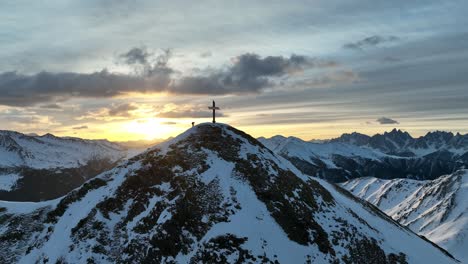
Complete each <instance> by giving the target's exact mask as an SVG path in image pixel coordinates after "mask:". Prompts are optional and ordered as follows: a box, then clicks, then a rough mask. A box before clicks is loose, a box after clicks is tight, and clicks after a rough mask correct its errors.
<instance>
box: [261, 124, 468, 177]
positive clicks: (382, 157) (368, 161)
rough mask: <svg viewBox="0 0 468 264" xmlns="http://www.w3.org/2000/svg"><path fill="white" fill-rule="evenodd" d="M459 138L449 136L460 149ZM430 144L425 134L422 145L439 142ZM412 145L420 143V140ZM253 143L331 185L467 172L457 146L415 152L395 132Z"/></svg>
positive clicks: (466, 156)
mask: <svg viewBox="0 0 468 264" xmlns="http://www.w3.org/2000/svg"><path fill="white" fill-rule="evenodd" d="M437 133H440V132H437ZM444 135H445V134H444ZM448 135H450V134H448ZM460 137H463V136H461V135H454V136H453V137H452V140H454V141H457V142H458V143H461V142H462V140H460V139H459V138H460ZM434 138H435V139H440V137H435V136H434V134H428V135H427V136H426V137H425V140H426V141H427V142H428V141H431V140H432V141H434V142H439V141H437V140H435V139H434ZM454 138H455V139H457V140H455V139H454ZM417 140H418V142H419V143H420V142H422V141H421V140H422V139H417ZM259 141H260V142H262V143H263V144H264V145H265V146H267V147H268V148H269V149H271V150H272V151H273V152H275V153H277V154H279V155H281V156H283V157H284V158H286V159H288V160H289V161H290V162H292V163H293V164H294V165H295V166H296V167H297V168H298V169H300V170H301V171H302V172H303V173H305V174H308V175H311V176H317V177H320V178H325V179H327V180H330V181H333V182H344V181H346V180H349V179H353V178H359V177H366V176H374V177H377V178H410V179H418V180H424V179H435V178H437V177H440V176H442V175H444V174H448V173H452V172H454V171H456V170H458V169H463V168H465V167H468V152H465V149H464V148H463V147H462V146H464V145H463V144H458V145H456V146H458V148H457V149H453V148H450V149H448V148H445V147H443V146H445V145H441V144H436V143H431V144H425V145H421V144H419V143H418V144H419V145H418V147H417V148H416V146H417V145H415V144H413V143H412V142H414V139H413V138H412V137H411V136H410V135H409V134H408V133H406V132H402V131H397V130H394V131H392V132H390V133H385V134H384V135H376V136H373V137H369V136H366V135H362V134H357V133H353V134H345V135H343V136H342V137H341V138H339V139H336V140H331V141H327V142H324V143H313V142H307V141H303V140H301V139H299V138H295V137H288V138H286V137H283V136H275V137H272V138H269V139H267V138H259ZM436 146H438V147H436ZM454 146H455V145H454Z"/></svg>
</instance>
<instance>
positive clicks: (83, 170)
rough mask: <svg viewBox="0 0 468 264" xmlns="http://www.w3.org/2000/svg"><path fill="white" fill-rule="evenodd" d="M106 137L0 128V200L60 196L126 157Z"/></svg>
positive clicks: (124, 149) (23, 199)
mask: <svg viewBox="0 0 468 264" xmlns="http://www.w3.org/2000/svg"><path fill="white" fill-rule="evenodd" d="M128 154H129V151H128V149H127V148H125V147H123V146H121V145H119V144H115V143H112V142H109V141H107V140H84V139H80V138H71V137H65V138H61V137H56V136H54V135H51V134H46V135H43V136H37V135H25V134H22V133H18V132H13V131H5V130H1V131H0V200H12V201H40V200H48V199H53V198H57V197H60V196H62V195H65V194H67V193H68V192H69V191H71V190H72V189H74V188H76V187H78V186H80V185H81V184H83V183H84V182H85V181H86V180H88V179H90V178H93V177H94V176H96V175H97V174H99V173H101V172H103V171H105V170H108V169H110V168H112V167H113V166H115V164H116V162H118V161H119V160H121V159H123V158H125V157H127V155H128Z"/></svg>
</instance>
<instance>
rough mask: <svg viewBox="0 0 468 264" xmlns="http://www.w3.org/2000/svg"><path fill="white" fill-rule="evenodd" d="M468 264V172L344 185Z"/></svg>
mask: <svg viewBox="0 0 468 264" xmlns="http://www.w3.org/2000/svg"><path fill="white" fill-rule="evenodd" d="M342 186H343V187H345V188H346V189H348V190H349V191H351V192H352V193H353V194H354V195H356V196H358V197H360V198H363V199H365V200H367V201H369V202H371V203H373V204H374V205H376V206H378V207H379V208H380V209H381V210H382V211H384V212H385V213H387V214H388V215H389V216H391V217H392V218H393V219H395V220H396V221H398V222H400V223H401V224H403V225H405V226H408V227H409V228H411V229H412V230H413V231H415V232H417V233H419V234H420V235H424V236H425V237H427V238H428V239H430V240H431V241H433V242H435V243H437V244H438V245H440V246H441V247H443V248H445V249H447V250H448V251H449V252H451V253H453V254H454V255H455V257H457V258H458V259H460V260H462V261H463V262H464V263H468V250H467V249H468V171H467V170H460V171H457V172H455V173H454V174H452V175H446V176H442V177H440V178H438V179H436V180H432V181H414V180H408V179H397V180H381V179H376V178H360V179H354V180H351V181H349V182H345V183H343V184H342Z"/></svg>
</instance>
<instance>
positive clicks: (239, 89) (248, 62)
mask: <svg viewBox="0 0 468 264" xmlns="http://www.w3.org/2000/svg"><path fill="white" fill-rule="evenodd" d="M146 56H147V54H146V53H144V52H143V53H142V52H140V51H135V49H132V50H131V51H129V52H127V53H126V54H125V57H126V58H127V62H129V63H145V62H146V64H144V65H141V66H143V68H142V69H141V71H139V72H138V73H136V74H120V73H113V72H109V71H107V70H102V71H100V72H94V73H89V74H88V73H73V72H63V73H52V72H40V73H37V74H34V75H24V74H19V73H17V72H4V73H0V104H2V105H9V106H30V105H35V104H38V103H53V102H60V101H65V100H68V99H70V98H74V97H85V98H87V97H92V98H108V97H114V96H117V95H122V94H126V93H129V92H138V93H149V92H169V93H174V94H213V95H216V94H223V95H224V94H245V93H258V92H261V91H262V90H263V89H264V88H266V87H268V86H272V85H274V82H273V81H272V80H271V78H274V77H283V76H287V75H290V74H293V73H296V72H299V71H303V70H306V69H308V68H313V67H321V68H322V67H333V66H335V65H336V63H335V62H333V61H321V60H317V59H312V58H309V57H305V56H299V55H292V56H290V57H289V58H285V57H282V56H268V57H265V58H262V57H260V56H258V55H256V54H251V53H247V54H243V55H240V56H238V57H237V58H236V59H235V61H234V63H233V64H232V65H231V66H230V67H227V69H224V70H215V71H212V72H211V73H208V74H201V75H197V76H188V77H181V78H180V79H179V80H178V81H177V80H174V79H173V76H172V74H173V73H174V72H175V70H173V69H172V68H170V67H169V66H168V65H167V63H168V60H169V58H170V51H169V50H166V51H165V52H164V53H163V54H162V55H159V56H157V57H156V58H155V59H154V62H153V61H152V62H151V63H148V60H149V59H148V58H147V57H146Z"/></svg>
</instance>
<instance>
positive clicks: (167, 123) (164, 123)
mask: <svg viewBox="0 0 468 264" xmlns="http://www.w3.org/2000/svg"><path fill="white" fill-rule="evenodd" d="M161 124H163V125H177V122H170V121H169V122H162V123H161Z"/></svg>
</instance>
